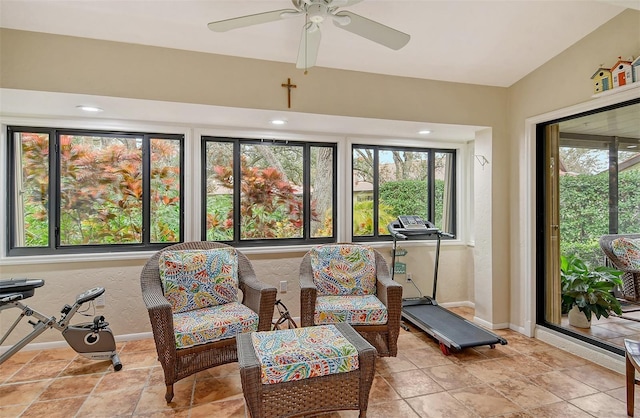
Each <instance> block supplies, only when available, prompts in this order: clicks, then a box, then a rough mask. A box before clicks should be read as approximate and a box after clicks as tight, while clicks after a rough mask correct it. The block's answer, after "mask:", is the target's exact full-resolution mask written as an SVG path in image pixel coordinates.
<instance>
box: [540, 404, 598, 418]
mask: <svg viewBox="0 0 640 418" xmlns="http://www.w3.org/2000/svg"><path fill="white" fill-rule="evenodd" d="M528 413H529V414H531V415H532V416H534V417H535V418H593V416H592V415H589V414H587V413H586V412H584V411H583V410H581V409H580V408H577V407H575V406H573V405H571V404H570V403H569V402H558V403H554V404H551V405H545V406H541V407H539V408H533V409H530V410H528Z"/></svg>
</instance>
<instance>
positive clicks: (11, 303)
mask: <svg viewBox="0 0 640 418" xmlns="http://www.w3.org/2000/svg"><path fill="white" fill-rule="evenodd" d="M42 286H44V280H42V279H8V280H0V312H2V311H4V310H5V309H10V308H17V309H20V310H21V313H20V315H19V316H18V318H17V319H16V320H15V322H14V323H13V324H12V325H11V327H9V329H8V330H7V332H6V333H5V334H4V335H3V336H2V339H0V346H1V345H2V343H3V342H4V341H5V340H6V339H7V337H9V335H10V334H11V333H12V332H13V330H14V329H15V328H16V326H17V325H18V323H19V322H20V321H21V320H22V319H23V318H24V317H25V316H33V317H34V318H35V319H37V322H36V321H32V320H29V321H28V322H29V324H31V326H32V327H33V331H31V332H30V333H29V334H27V335H26V336H25V337H24V338H22V339H21V340H20V341H18V342H17V343H15V344H14V345H13V346H11V347H10V348H9V349H8V350H7V351H5V352H4V353H2V354H1V355H0V364H2V363H4V362H5V361H7V360H8V359H9V358H10V357H11V356H13V355H14V354H15V353H17V352H18V351H20V350H21V349H22V348H23V347H24V346H26V345H27V344H28V343H30V342H31V341H33V340H34V339H36V337H38V336H39V335H40V334H42V333H43V332H44V331H46V330H47V329H49V328H55V329H57V330H58V331H60V332H61V333H62V336H63V337H64V339H65V340H66V341H67V343H68V344H69V345H70V346H71V348H73V349H74V350H75V351H76V352H77V353H78V354H80V355H82V356H84V357H86V358H88V359H91V360H111V362H112V363H113V369H114V370H115V371H118V370H120V369H122V363H121V362H120V358H119V357H118V354H117V352H116V341H115V339H114V338H113V333H112V332H111V329H109V323H108V322H106V321H105V320H104V316H101V315H98V316H96V317H94V318H93V322H87V323H81V324H76V325H69V322H70V321H71V318H72V317H73V316H74V315H75V314H76V313H80V314H83V313H82V311H80V312H78V310H79V309H80V307H81V306H82V305H83V304H85V303H87V302H91V301H93V300H94V299H96V298H97V297H99V296H100V295H102V294H103V293H104V288H103V287H95V288H93V289H89V290H87V291H86V292H84V293H82V294H80V295H78V296H77V297H76V300H75V302H74V303H73V305H64V307H63V308H62V310H61V311H60V312H61V313H62V315H61V316H60V319H59V320H56V318H55V317H53V316H51V317H49V316H46V315H44V314H42V313H40V312H38V311H37V310H35V309H33V308H31V307H29V306H27V305H25V304H23V303H22V302H21V300H23V299H27V298H30V297H31V296H33V295H34V293H35V289H36V288H39V287H42ZM83 315H84V314H83Z"/></svg>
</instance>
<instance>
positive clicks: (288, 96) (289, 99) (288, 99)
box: [282, 78, 298, 108]
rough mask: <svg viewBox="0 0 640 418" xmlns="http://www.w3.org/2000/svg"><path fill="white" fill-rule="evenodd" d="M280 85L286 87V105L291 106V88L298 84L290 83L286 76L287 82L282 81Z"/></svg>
mask: <svg viewBox="0 0 640 418" xmlns="http://www.w3.org/2000/svg"><path fill="white" fill-rule="evenodd" d="M282 87H286V88H287V107H288V108H291V89H295V88H296V87H298V86H296V85H295V84H291V79H290V78H287V84H284V83H282Z"/></svg>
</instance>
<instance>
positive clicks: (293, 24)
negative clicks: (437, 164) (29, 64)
mask: <svg viewBox="0 0 640 418" xmlns="http://www.w3.org/2000/svg"><path fill="white" fill-rule="evenodd" d="M295 1H300V0H295ZM336 1H338V0H336ZM340 1H342V0H340ZM353 3H355V4H351V5H349V6H348V7H346V8H344V9H345V10H349V11H351V12H353V13H356V14H359V15H361V16H364V17H366V18H368V19H371V20H375V21H378V22H380V23H383V24H384V25H387V26H390V27H392V28H395V29H398V30H400V31H402V32H405V33H407V34H409V35H410V36H411V40H410V41H409V43H408V44H407V45H406V46H405V47H404V48H402V49H400V50H398V51H394V50H391V49H389V48H387V47H384V46H381V45H379V44H377V43H374V42H372V41H369V40H367V39H364V38H362V37H359V36H357V35H354V34H353V33H349V32H347V31H345V30H341V29H340V28H338V27H336V26H334V25H333V24H331V22H328V21H325V22H323V23H322V25H321V33H322V40H321V44H320V49H319V54H318V59H317V65H318V66H321V67H329V68H339V69H347V70H356V71H366V72H372V73H380V74H392V75H398V76H407V77H415V78H425V79H433V80H443V81H453V82H463V83H472V84H482V85H490V86H502V87H508V86H510V85H512V84H513V83H515V82H517V81H518V80H520V79H521V78H522V77H524V76H526V75H527V74H528V73H530V72H531V71H533V70H535V69H536V68H538V67H539V66H540V65H542V64H543V63H545V62H547V61H548V60H550V59H551V58H553V57H554V56H556V55H557V54H559V53H560V52H562V51H563V50H565V49H566V48H568V47H569V46H571V45H572V44H574V43H575V42H577V41H578V40H580V39H581V38H583V37H584V36H586V35H587V34H589V33H590V32H592V31H593V30H595V29H596V28H597V27H599V26H600V25H602V24H603V23H605V22H606V21H608V20H609V19H611V18H613V17H614V16H616V15H617V14H619V13H620V12H622V11H623V10H624V9H625V7H633V8H638V9H640V1H637V0H633V1H601V0H600V1H587V0H582V1H544V0H533V1H531V0H523V1H507V0H503V1H495V0H489V1H488V0H471V1H438V0H423V1H407V0H400V1H382V0H364V1H361V2H353ZM292 7H293V4H292V2H291V1H290V0H277V1H276V0H273V1H266V0H261V1H237V0H233V1H220V0H210V1H193V0H117V1H113V0H65V1H61V0H2V1H1V2H0V26H2V27H5V28H14V29H22V30H29V31H37V32H47V33H56V34H65V35H72V36H80V37H87V38H96V39H107V40H113V41H121V42H131V43H139V44H145V45H155V46H164V47H171V48H178V49H186V50H193V51H203V52H210V53H216V54H223V55H232V56H240V57H249V58H258V59H264V60H272V61H280V62H290V63H295V61H296V58H297V51H298V45H299V43H300V36H301V33H302V27H303V24H304V18H303V17H301V16H298V17H296V18H291V19H284V20H279V21H275V22H269V23H263V24H261V25H256V26H251V27H246V28H241V29H235V30H231V31H228V32H223V33H215V32H212V31H210V30H209V29H208V28H207V23H209V22H212V21H217V20H222V19H228V18H232V17H237V16H242V15H248V14H255V13H261V12H266V11H271V10H276V9H291V8H292ZM613 58H615V57H613Z"/></svg>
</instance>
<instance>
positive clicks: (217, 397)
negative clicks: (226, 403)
mask: <svg viewBox="0 0 640 418" xmlns="http://www.w3.org/2000/svg"><path fill="white" fill-rule="evenodd" d="M238 397H242V383H241V382H240V374H236V375H227V376H221V377H218V378H212V379H196V383H195V388H194V391H193V405H199V404H203V403H209V402H214V401H222V400H227V399H231V398H238Z"/></svg>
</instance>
